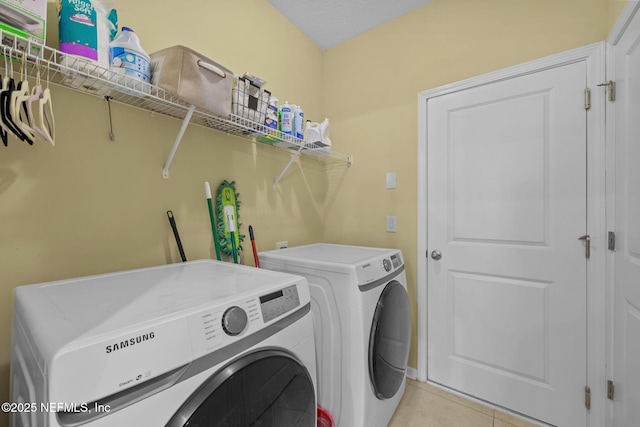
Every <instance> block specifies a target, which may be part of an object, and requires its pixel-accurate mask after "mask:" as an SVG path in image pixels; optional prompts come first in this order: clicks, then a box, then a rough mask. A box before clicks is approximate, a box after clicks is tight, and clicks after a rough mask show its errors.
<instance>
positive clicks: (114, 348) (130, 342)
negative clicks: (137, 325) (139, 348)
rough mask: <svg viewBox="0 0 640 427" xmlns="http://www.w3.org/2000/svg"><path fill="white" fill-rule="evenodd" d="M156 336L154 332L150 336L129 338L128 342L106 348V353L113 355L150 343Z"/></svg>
mask: <svg viewBox="0 0 640 427" xmlns="http://www.w3.org/2000/svg"><path fill="white" fill-rule="evenodd" d="M155 336H156V334H155V333H154V332H149V333H148V334H144V335H138V336H137V337H133V338H129V339H128V340H124V341H120V342H117V343H115V344H112V345H108V346H106V347H105V350H106V353H107V354H109V353H112V352H114V351H117V350H122V349H123V348H127V347H132V346H134V345H136V344H140V343H141V342H144V341H149V340H152V339H154V338H155Z"/></svg>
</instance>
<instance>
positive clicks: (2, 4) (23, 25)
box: [0, 0, 47, 55]
mask: <svg viewBox="0 0 640 427" xmlns="http://www.w3.org/2000/svg"><path fill="white" fill-rule="evenodd" d="M0 29H2V44H4V45H7V46H17V47H18V49H20V50H26V48H27V42H26V40H30V41H31V42H32V43H31V51H30V52H29V53H31V54H33V55H39V54H40V51H41V47H40V46H41V45H44V43H45V38H46V35H47V0H0ZM14 34H15V35H16V36H18V37H14V36H13V35H14ZM14 40H15V41H16V45H14Z"/></svg>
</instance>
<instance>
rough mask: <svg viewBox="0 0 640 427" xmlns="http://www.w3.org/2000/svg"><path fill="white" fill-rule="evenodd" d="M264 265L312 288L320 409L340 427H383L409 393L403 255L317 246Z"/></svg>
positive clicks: (277, 253)
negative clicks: (302, 279)
mask: <svg viewBox="0 0 640 427" xmlns="http://www.w3.org/2000/svg"><path fill="white" fill-rule="evenodd" d="M259 261H260V265H261V267H263V268H268V269H272V270H278V271H283V272H289V273H294V274H299V275H301V276H304V277H306V278H307V280H308V282H309V288H310V292H311V312H312V314H313V324H314V331H315V338H316V352H317V353H316V361H317V367H318V371H317V380H318V388H317V390H318V403H319V405H320V406H322V407H324V408H326V409H328V410H329V411H330V412H331V414H332V415H333V418H334V420H335V421H336V425H337V426H338V427H365V426H366V427H386V426H387V425H388V423H389V420H390V419H391V417H392V416H393V413H394V412H395V410H396V408H397V406H398V403H399V401H400V399H401V397H402V395H403V393H404V387H405V375H406V367H407V359H408V356H409V345H410V339H411V336H410V335H411V323H410V322H411V320H410V314H409V298H408V296H407V279H406V273H405V267H404V262H403V259H402V253H401V252H400V251H399V250H395V249H380V248H369V247H359V246H345V245H332V244H314V245H306V246H298V247H291V248H287V249H278V250H274V251H266V252H261V253H260V254H259Z"/></svg>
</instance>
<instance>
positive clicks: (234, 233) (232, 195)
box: [216, 180, 244, 263]
mask: <svg viewBox="0 0 640 427" xmlns="http://www.w3.org/2000/svg"><path fill="white" fill-rule="evenodd" d="M239 197H240V194H238V193H236V182H235V181H233V182H228V181H226V180H225V181H222V184H220V186H219V187H218V190H217V191H216V216H217V218H218V222H217V225H218V241H219V242H220V249H221V251H222V252H223V253H224V254H225V255H227V256H230V257H233V260H234V262H236V263H237V262H238V253H239V251H241V250H242V241H243V240H244V235H243V234H240V226H241V225H242V224H240V223H239V222H238V220H239V218H240V216H239V214H238V211H239V210H240V201H239ZM230 221H231V222H232V224H233V227H229V222H230ZM232 229H233V230H232Z"/></svg>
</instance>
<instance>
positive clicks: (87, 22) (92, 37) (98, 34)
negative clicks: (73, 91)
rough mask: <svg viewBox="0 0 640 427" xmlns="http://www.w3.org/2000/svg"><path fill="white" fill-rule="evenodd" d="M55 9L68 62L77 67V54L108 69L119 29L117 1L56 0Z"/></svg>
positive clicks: (62, 47) (67, 63)
mask: <svg viewBox="0 0 640 427" xmlns="http://www.w3.org/2000/svg"><path fill="white" fill-rule="evenodd" d="M20 4H22V2H20ZM56 9H57V11H58V30H59V31H58V33H59V37H60V45H59V48H60V51H61V52H64V53H66V54H67V55H64V56H63V62H64V63H65V65H69V66H73V67H74V68H75V67H76V66H77V65H75V62H73V60H72V59H71V58H70V57H74V56H78V57H82V58H84V59H88V60H92V61H96V62H97V63H98V65H99V66H100V67H102V68H109V43H110V42H111V41H112V40H113V37H114V36H115V35H116V32H117V29H118V12H117V10H116V8H115V0H57V2H56ZM25 19H27V18H26V17H25ZM29 19H30V18H29ZM70 64H71V65H70ZM79 64H80V66H83V64H82V63H79Z"/></svg>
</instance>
